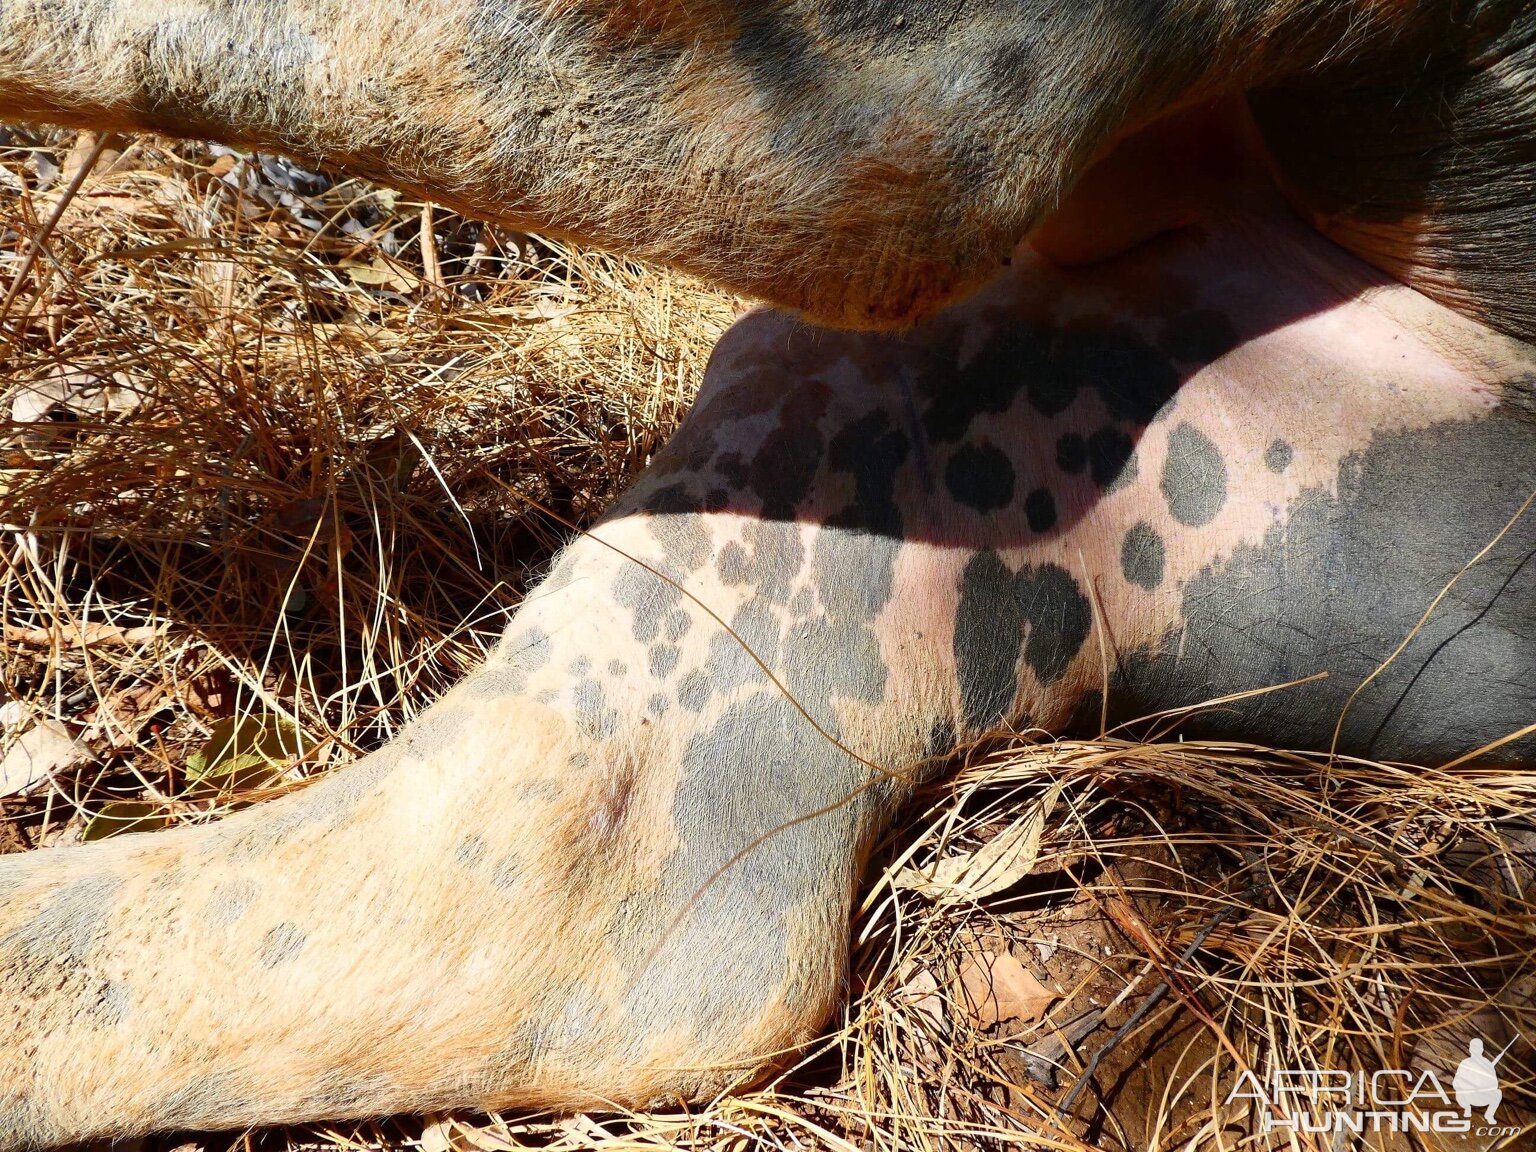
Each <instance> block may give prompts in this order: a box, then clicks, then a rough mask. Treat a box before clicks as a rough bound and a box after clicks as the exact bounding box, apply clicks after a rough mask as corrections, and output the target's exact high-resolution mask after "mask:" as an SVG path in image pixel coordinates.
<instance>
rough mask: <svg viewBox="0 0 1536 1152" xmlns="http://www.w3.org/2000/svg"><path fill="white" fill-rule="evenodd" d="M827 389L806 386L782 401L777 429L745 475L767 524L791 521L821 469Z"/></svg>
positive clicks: (764, 443)
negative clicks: (818, 469)
mask: <svg viewBox="0 0 1536 1152" xmlns="http://www.w3.org/2000/svg"><path fill="white" fill-rule="evenodd" d="M829 395H830V392H829V389H828V388H827V387H826V385H824V384H808V385H804V386H802V387H800V388H797V389H795V390H794V391H793V392H791V393H790V394H789V395H788V396H786V397H785V398H784V403H783V406H782V407H781V408H780V411H779V426H778V427H777V428H775V429H774V430H773V431H772V432H770V433H769V434H768V435H767V436H766V437H765V438H764V440H763V442H762V445H761V446H760V447H759V448H758V450H757V452H756V454H755V455H754V456H753V457H752V463H751V465H750V467H749V468H748V471H747V486H748V487H749V488H750V489H751V490H752V491H753V493H754V494H756V496H757V497H758V498H759V499H760V500H761V501H762V502H763V516H764V518H765V519H769V520H790V519H793V518H794V515H795V509H796V508H798V507H799V506H800V501H802V500H804V499H805V496H806V493H807V492H809V491H810V489H811V481H813V480H814V479H815V478H816V470H817V468H819V467H820V465H821V456H822V440H821V432H820V431H819V430H818V429H817V427H816V425H817V423H818V422H819V421H820V420H821V417H822V415H823V414H824V413H825V412H826V410H827V398H828V396H829Z"/></svg>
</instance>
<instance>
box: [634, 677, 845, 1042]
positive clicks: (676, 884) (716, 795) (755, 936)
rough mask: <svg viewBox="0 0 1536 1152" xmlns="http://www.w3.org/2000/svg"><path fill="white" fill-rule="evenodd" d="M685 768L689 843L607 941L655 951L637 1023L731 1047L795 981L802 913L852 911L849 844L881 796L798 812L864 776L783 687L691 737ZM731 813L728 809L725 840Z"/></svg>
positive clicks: (641, 975) (639, 990)
mask: <svg viewBox="0 0 1536 1152" xmlns="http://www.w3.org/2000/svg"><path fill="white" fill-rule="evenodd" d="M682 769H683V777H682V781H681V783H680V785H679V788H678V794H677V799H676V802H675V805H674V807H673V813H674V819H675V821H676V826H677V830H678V835H679V837H680V839H681V840H682V846H681V847H680V848H679V849H678V850H677V851H676V852H675V853H674V854H673V855H672V856H671V857H670V858H669V859H668V860H667V862H666V864H665V865H663V867H662V869H661V871H660V873H659V875H658V878H657V889H658V890H657V892H656V893H655V894H654V895H653V896H648V897H646V898H644V899H642V900H638V901H631V902H627V903H626V905H625V906H624V907H621V908H619V909H617V910H616V912H615V915H614V917H613V920H612V921H611V923H610V924H609V926H608V936H609V939H610V940H611V941H612V942H613V944H614V946H615V950H616V952H617V953H618V954H619V955H620V956H621V957H624V958H627V959H628V960H629V961H630V962H631V963H636V962H637V961H639V960H640V959H642V958H644V957H646V956H647V955H649V954H650V953H651V950H652V949H653V948H655V949H656V952H655V956H654V960H653V961H652V964H651V966H650V967H649V968H648V969H646V970H644V971H639V970H636V971H634V972H632V973H631V981H630V983H629V987H628V989H627V991H626V994H625V1008H626V1010H627V1012H628V1014H629V1016H630V1017H631V1018H632V1019H637V1020H668V1021H688V1022H690V1023H691V1025H692V1027H693V1029H694V1035H695V1038H696V1039H698V1040H703V1041H709V1042H722V1041H727V1040H730V1039H732V1038H734V1034H735V1032H736V1030H737V1029H739V1027H740V1022H741V1021H742V1019H743V1018H744V1017H747V1016H751V1015H754V1014H755V1013H756V1011H757V1010H758V1007H759V1004H760V1003H762V1002H766V1000H767V999H768V997H770V996H772V995H773V994H774V993H775V991H776V989H777V988H778V987H779V985H780V984H781V983H782V982H783V980H784V979H785V976H786V974H787V973H788V971H789V963H790V958H789V955H788V950H787V948H786V940H787V939H788V937H789V934H790V917H791V916H792V915H793V914H794V911H795V909H797V908H799V907H814V908H817V909H825V910H826V914H827V915H828V916H831V917H836V918H837V919H839V920H841V919H842V918H844V917H846V915H847V910H848V906H849V901H850V896H851V893H852V890H853V882H854V875H853V868H854V864H855V856H856V853H855V852H853V851H851V850H850V848H851V846H852V845H854V844H855V843H856V841H857V833H856V827H857V824H858V821H859V819H860V813H861V812H862V811H863V810H864V809H865V808H867V806H868V805H869V804H870V803H871V802H872V801H871V798H870V797H868V796H867V795H866V796H863V797H855V798H853V799H851V800H850V802H849V803H847V804H845V805H842V806H837V807H834V808H832V810H831V811H829V812H826V813H825V814H823V815H819V816H816V817H814V818H811V819H801V818H802V817H806V816H808V815H809V814H810V813H812V812H816V811H817V810H819V809H821V808H823V807H825V806H827V805H829V804H832V803H833V802H834V801H837V800H839V799H840V798H843V797H845V796H849V795H850V794H852V793H854V792H855V791H856V790H857V789H858V788H859V786H860V785H861V784H862V783H864V782H865V781H866V780H867V779H868V770H867V769H865V768H863V767H862V766H861V765H859V764H858V763H857V762H856V761H854V760H853V759H852V758H851V757H849V756H847V755H846V754H844V753H842V752H840V751H838V750H837V749H836V748H835V747H834V746H833V745H831V744H830V743H829V742H828V741H827V740H826V739H825V738H824V737H822V736H821V735H819V734H818V733H816V731H815V730H814V729H813V728H812V727H811V726H810V725H809V724H807V723H806V721H805V718H804V717H803V716H801V715H800V714H799V713H798V712H796V711H795V709H794V707H793V706H792V705H791V704H790V703H789V702H788V701H787V700H785V699H784V698H783V697H782V696H781V695H779V694H778V693H777V692H776V691H773V690H768V691H762V692H757V693H754V694H752V695H750V696H748V697H746V698H744V699H741V700H737V701H736V702H734V703H732V704H731V705H730V706H729V707H728V708H727V709H726V710H725V711H724V713H722V714H721V716H720V717H719V718H718V719H717V720H716V721H714V723H712V724H711V725H709V726H708V727H707V728H705V729H703V730H702V731H700V732H699V733H697V734H696V735H695V736H693V737H692V738H691V739H690V740H689V741H688V743H687V745H686V747H685V748H684V752H683V762H682ZM722 812H730V813H732V819H731V821H730V823H729V825H728V828H729V834H728V835H723V834H722V828H723V826H722V823H721V819H720V814H721V813H722ZM754 843H755V847H751V850H750V851H748V852H746V853H745V854H744V855H742V856H741V858H740V859H738V860H735V862H734V863H731V861H732V858H733V857H735V856H736V855H737V854H738V853H740V852H742V850H743V849H745V848H748V847H749V846H752V845H753V844H754ZM728 863H729V864H730V866H729V867H725V865H727V864H728ZM722 868H724V871H723V872H722V871H720V870H721V869H722ZM717 872H718V873H719V875H718V877H717V878H716V879H714V881H713V883H709V881H710V880H711V877H715V876H716V873H717ZM706 885H707V886H706ZM690 902H691V903H690ZM684 907H688V908H689V911H688V913H687V915H686V917H685V918H684V919H683V921H682V922H681V923H680V924H678V925H677V926H676V927H674V928H673V929H672V932H671V934H670V935H669V936H667V937H666V938H665V939H663V940H662V941H661V942H660V944H659V946H658V945H657V943H656V939H655V933H657V932H659V931H661V930H662V929H664V928H666V927H668V926H669V924H670V923H671V921H672V918H673V917H674V916H675V915H676V911H677V910H678V909H681V908H684ZM744 908H749V909H751V914H750V915H745V916H744V915H742V910H743V909H744ZM660 973H665V978H662V977H661V976H660V975H658V974H660Z"/></svg>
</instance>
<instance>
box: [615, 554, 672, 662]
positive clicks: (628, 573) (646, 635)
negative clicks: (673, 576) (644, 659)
mask: <svg viewBox="0 0 1536 1152" xmlns="http://www.w3.org/2000/svg"><path fill="white" fill-rule="evenodd" d="M613 598H614V600H615V601H617V602H618V604H619V606H620V607H623V608H628V609H629V610H630V611H631V612H632V613H634V617H635V622H634V627H633V629H632V631H633V632H634V636H635V639H636V640H638V641H639V642H640V643H642V644H649V643H651V642H652V641H653V640H655V639H656V637H657V636H658V635H659V634H660V632H661V625H662V621H663V620H665V619H666V617H667V615H668V614H669V613H671V612H672V611H674V610H675V609H676V608H677V606H678V604H679V603H680V602H681V601H682V599H683V593H682V589H680V588H678V587H677V585H675V584H672V583H669V582H668V581H666V580H663V579H662V578H661V577H659V576H657V575H656V574H655V573H654V572H650V571H648V570H647V569H645V568H642V567H641V566H640V565H638V564H626V565H624V567H623V568H621V569H619V574H618V576H617V577H616V578H615V579H614V582H613Z"/></svg>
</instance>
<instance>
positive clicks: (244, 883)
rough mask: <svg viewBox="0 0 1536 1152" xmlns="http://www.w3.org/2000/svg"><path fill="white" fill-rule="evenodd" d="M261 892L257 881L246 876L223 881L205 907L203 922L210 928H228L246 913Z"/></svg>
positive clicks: (214, 890) (215, 888) (210, 895)
mask: <svg viewBox="0 0 1536 1152" xmlns="http://www.w3.org/2000/svg"><path fill="white" fill-rule="evenodd" d="M260 893H261V889H260V887H259V886H258V885H257V884H256V882H255V881H254V880H250V879H247V878H245V877H241V878H239V879H237V880H224V881H221V882H220V883H219V884H218V885H216V886H215V887H214V889H213V891H212V893H210V894H209V896H208V903H207V904H206V905H205V906H204V907H203V922H204V923H205V924H207V925H208V926H209V927H210V928H228V927H229V926H230V925H231V924H234V923H235V922H236V921H238V920H239V919H240V917H242V916H244V915H245V910H246V909H247V908H249V907H250V906H251V904H252V903H253V902H254V901H255V900H256V897H257V896H258V895H260Z"/></svg>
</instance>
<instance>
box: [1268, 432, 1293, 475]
mask: <svg viewBox="0 0 1536 1152" xmlns="http://www.w3.org/2000/svg"><path fill="white" fill-rule="evenodd" d="M1294 457H1295V453H1294V452H1293V451H1292V450H1291V446H1290V444H1288V443H1287V442H1286V441H1284V440H1271V441H1270V442H1269V447H1268V448H1266V449H1264V467H1266V468H1268V469H1269V470H1270V471H1271V472H1273V473H1275V475H1277V476H1278V475H1279V474H1280V473H1281V472H1284V471H1285V470H1286V469H1287V468H1289V467H1290V466H1291V460H1292V459H1293V458H1294Z"/></svg>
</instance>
